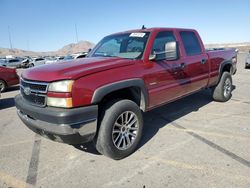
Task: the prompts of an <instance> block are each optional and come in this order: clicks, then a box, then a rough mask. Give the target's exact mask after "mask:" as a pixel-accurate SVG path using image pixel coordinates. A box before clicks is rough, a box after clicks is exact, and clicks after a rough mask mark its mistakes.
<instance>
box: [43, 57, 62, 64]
mask: <svg viewBox="0 0 250 188" xmlns="http://www.w3.org/2000/svg"><path fill="white" fill-rule="evenodd" d="M63 59H64V56H58V57H47V58H46V62H45V64H51V63H56V62H59V61H62V60H63Z"/></svg>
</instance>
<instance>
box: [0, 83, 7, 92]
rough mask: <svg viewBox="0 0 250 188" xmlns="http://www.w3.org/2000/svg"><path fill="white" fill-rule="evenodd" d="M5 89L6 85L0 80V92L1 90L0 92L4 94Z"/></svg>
mask: <svg viewBox="0 0 250 188" xmlns="http://www.w3.org/2000/svg"><path fill="white" fill-rule="evenodd" d="M6 88H7V85H6V83H5V81H3V80H0V90H1V92H4V91H5V90H6Z"/></svg>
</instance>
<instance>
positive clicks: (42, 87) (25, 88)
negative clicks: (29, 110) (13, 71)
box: [20, 79, 48, 106]
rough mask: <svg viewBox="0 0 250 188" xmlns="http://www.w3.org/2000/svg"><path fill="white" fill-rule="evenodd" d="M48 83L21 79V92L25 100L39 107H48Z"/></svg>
mask: <svg viewBox="0 0 250 188" xmlns="http://www.w3.org/2000/svg"><path fill="white" fill-rule="evenodd" d="M47 89H48V83H44V82H32V81H26V80H23V79H21V83H20V92H21V94H22V96H23V98H24V99H26V100H27V101H29V102H30V103H32V104H34V105H37V106H45V105H46V97H47V96H46V94H47Z"/></svg>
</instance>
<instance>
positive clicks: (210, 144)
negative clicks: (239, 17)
mask: <svg viewBox="0 0 250 188" xmlns="http://www.w3.org/2000/svg"><path fill="white" fill-rule="evenodd" d="M245 57H246V54H239V61H238V71H237V74H236V75H235V76H234V77H233V84H234V85H235V90H234V91H233V96H232V99H231V100H230V101H228V102H226V103H218V102H214V101H212V99H211V95H210V92H209V91H208V90H206V91H202V92H199V93H197V94H194V95H191V96H189V97H186V98H184V99H181V100H179V101H176V102H173V103H171V104H168V105H165V106H163V107H160V108H157V109H155V110H153V111H150V112H148V113H146V114H144V119H145V129H144V134H143V139H142V142H141V144H140V147H139V149H138V150H137V151H136V152H135V153H134V154H132V155H131V156H129V157H127V158H125V159H123V160H119V161H115V160H111V159H109V158H107V157H105V156H102V155H99V154H98V153H97V152H96V151H95V149H94V148H93V147H92V145H91V144H85V145H81V146H79V147H77V148H76V147H73V146H70V145H66V144H61V143H56V142H53V141H50V140H48V139H45V138H42V137H40V136H38V135H36V134H34V133H33V132H32V131H30V130H29V129H28V128H26V127H25V126H24V125H23V123H22V122H21V121H20V120H19V118H18V117H17V115H16V109H15V106H14V105H15V104H14V99H13V97H14V96H15V95H17V94H18V92H19V90H18V87H12V88H10V89H9V90H8V91H7V92H5V93H3V94H2V98H1V99H0V117H1V118H0V187H1V188H2V187H17V188H19V187H20V188H22V187H140V188H146V187H227V188H228V187H246V188H249V187H250V116H249V114H250V69H249V70H246V69H244V62H245Z"/></svg>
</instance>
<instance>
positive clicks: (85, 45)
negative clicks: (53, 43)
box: [56, 41, 94, 55]
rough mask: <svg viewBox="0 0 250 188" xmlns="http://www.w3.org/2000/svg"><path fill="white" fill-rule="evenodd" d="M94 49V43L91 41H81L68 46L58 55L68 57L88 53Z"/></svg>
mask: <svg viewBox="0 0 250 188" xmlns="http://www.w3.org/2000/svg"><path fill="white" fill-rule="evenodd" d="M93 47H94V43H91V42H89V41H80V42H78V43H76V44H75V43H72V44H68V45H66V46H64V47H62V48H61V49H59V50H58V51H57V52H56V53H57V54H58V55H67V54H72V53H77V52H87V51H88V50H89V49H90V48H93Z"/></svg>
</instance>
